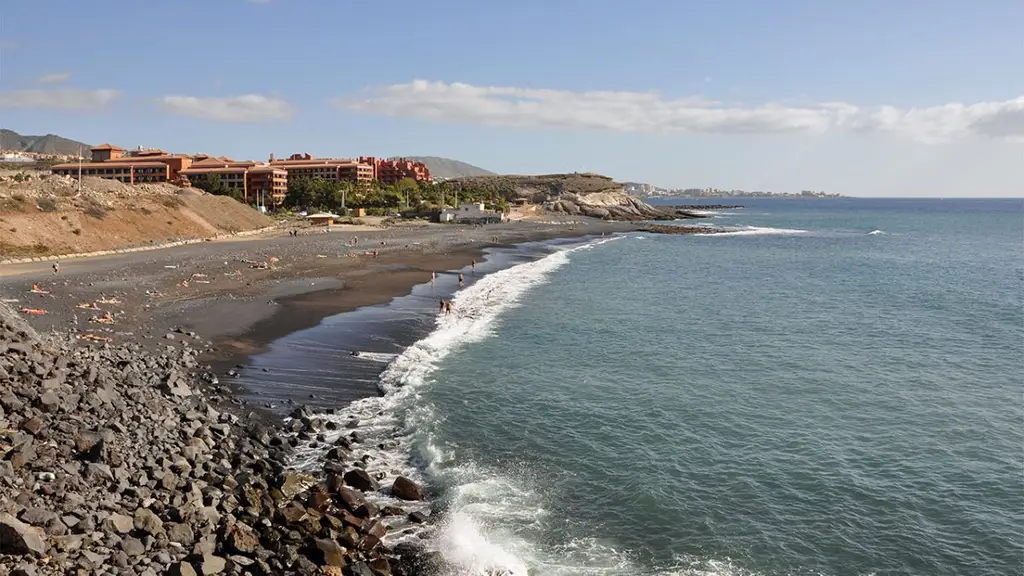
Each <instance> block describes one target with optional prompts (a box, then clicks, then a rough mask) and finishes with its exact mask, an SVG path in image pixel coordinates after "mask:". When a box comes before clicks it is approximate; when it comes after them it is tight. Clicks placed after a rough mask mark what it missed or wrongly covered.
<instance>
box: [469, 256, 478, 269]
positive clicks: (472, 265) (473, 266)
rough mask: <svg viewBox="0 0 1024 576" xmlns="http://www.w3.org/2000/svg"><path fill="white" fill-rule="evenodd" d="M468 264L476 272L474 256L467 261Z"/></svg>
mask: <svg viewBox="0 0 1024 576" xmlns="http://www.w3.org/2000/svg"><path fill="white" fill-rule="evenodd" d="M469 266H470V267H471V268H472V269H473V271H474V272H476V258H474V259H473V261H472V262H470V263H469Z"/></svg>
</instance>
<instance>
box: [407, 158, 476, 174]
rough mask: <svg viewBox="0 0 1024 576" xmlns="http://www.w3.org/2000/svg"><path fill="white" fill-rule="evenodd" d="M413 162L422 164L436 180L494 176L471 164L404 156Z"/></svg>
mask: <svg viewBox="0 0 1024 576" xmlns="http://www.w3.org/2000/svg"><path fill="white" fill-rule="evenodd" d="M404 158H408V159H409V160H412V161H414V162H423V163H424V164H426V165H427V168H430V176H431V177H433V178H436V179H446V180H447V179H451V178H465V177H467V176H494V175H495V173H494V172H491V171H490V170H484V169H483V168H479V167H477V166H473V165H472V164H466V163H465V162H459V161H458V160H452V159H450V158H438V157H437V156H404Z"/></svg>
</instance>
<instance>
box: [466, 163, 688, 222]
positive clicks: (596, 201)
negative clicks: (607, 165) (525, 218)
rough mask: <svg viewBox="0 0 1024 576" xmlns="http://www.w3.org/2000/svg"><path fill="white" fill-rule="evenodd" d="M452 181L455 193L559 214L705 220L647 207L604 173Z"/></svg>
mask: <svg viewBox="0 0 1024 576" xmlns="http://www.w3.org/2000/svg"><path fill="white" fill-rule="evenodd" d="M450 182H451V186H452V188H453V189H454V190H455V191H462V190H465V191H470V190H474V191H484V192H488V193H491V194H495V195H499V196H501V197H502V198H504V199H506V200H508V201H510V202H516V201H527V202H530V203H533V204H541V205H543V206H544V208H545V209H547V210H549V211H551V212H554V213H557V214H568V215H572V216H589V217H592V218H600V219H603V220H626V221H638V220H678V219H685V218H703V217H704V216H702V215H700V214H697V213H694V212H689V211H686V210H681V209H677V208H672V207H666V208H661V207H656V206H652V205H650V204H647V203H646V202H644V201H642V200H638V199H636V198H633V197H631V196H629V195H628V194H626V192H625V190H624V189H623V185H622V184H621V183H618V182H615V181H614V180H612V179H611V178H609V177H608V176H602V175H600V174H580V173H573V174H547V175H540V176H474V177H469V178H458V179H455V180H452V181H450Z"/></svg>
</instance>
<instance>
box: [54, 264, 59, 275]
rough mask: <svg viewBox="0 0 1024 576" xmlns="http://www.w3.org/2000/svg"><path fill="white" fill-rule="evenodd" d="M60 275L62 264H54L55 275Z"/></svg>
mask: <svg viewBox="0 0 1024 576" xmlns="http://www.w3.org/2000/svg"><path fill="white" fill-rule="evenodd" d="M59 273H60V262H54V263H53V275H54V276H56V275H57V274H59Z"/></svg>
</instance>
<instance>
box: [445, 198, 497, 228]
mask: <svg viewBox="0 0 1024 576" xmlns="http://www.w3.org/2000/svg"><path fill="white" fill-rule="evenodd" d="M440 220H441V222H472V223H474V224H495V223H498V222H501V221H502V220H504V215H503V214H502V213H501V212H495V211H494V210H487V209H485V208H484V204H483V202H480V203H472V202H464V203H462V204H460V205H459V207H458V208H445V209H444V210H442V211H441V216H440Z"/></svg>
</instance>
